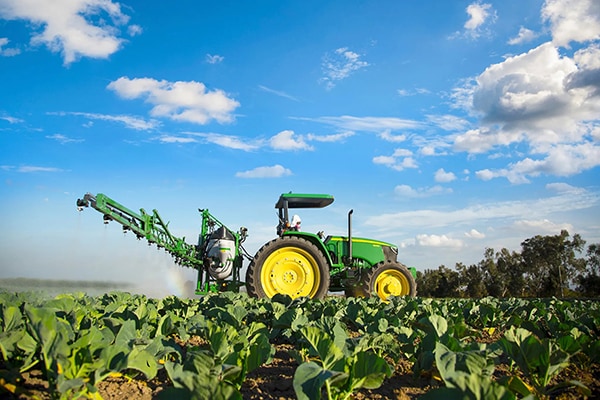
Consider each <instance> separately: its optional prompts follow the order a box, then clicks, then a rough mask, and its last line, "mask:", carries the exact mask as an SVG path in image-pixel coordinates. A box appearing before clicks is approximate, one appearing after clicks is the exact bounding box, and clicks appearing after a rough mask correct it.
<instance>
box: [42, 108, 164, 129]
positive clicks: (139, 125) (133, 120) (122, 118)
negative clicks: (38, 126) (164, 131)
mask: <svg viewBox="0 0 600 400" xmlns="http://www.w3.org/2000/svg"><path fill="white" fill-rule="evenodd" d="M47 114H49V115H59V116H65V115H75V116H78V117H84V118H88V119H91V120H100V121H109V122H119V123H121V124H123V125H125V126H126V127H127V128H129V129H135V130H138V131H148V130H153V129H156V128H157V127H158V126H159V125H160V123H159V122H158V121H156V120H145V119H143V118H138V117H132V116H130V115H107V114H97V113H86V112H49V113H47Z"/></svg>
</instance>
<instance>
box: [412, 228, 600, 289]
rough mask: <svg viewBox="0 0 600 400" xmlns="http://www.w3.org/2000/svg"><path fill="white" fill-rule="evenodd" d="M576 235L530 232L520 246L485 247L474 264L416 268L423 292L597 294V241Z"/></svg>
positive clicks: (599, 273) (599, 258) (599, 271)
mask: <svg viewBox="0 0 600 400" xmlns="http://www.w3.org/2000/svg"><path fill="white" fill-rule="evenodd" d="M585 245H586V241H585V240H583V239H582V238H581V236H580V235H578V234H575V235H573V236H572V237H571V235H570V234H569V232H567V231H566V230H563V231H561V232H560V234H558V235H554V236H550V235H549V236H540V235H537V236H535V237H532V238H529V239H527V240H525V241H523V242H522V243H521V252H516V251H512V252H511V251H509V250H508V249H506V248H503V249H502V250H500V251H496V250H494V249H492V248H487V249H485V252H484V258H483V260H481V261H479V262H478V263H477V264H472V265H465V264H463V263H457V264H456V265H455V267H454V269H451V268H448V267H446V266H444V265H440V266H439V267H438V268H437V269H431V270H425V271H424V272H421V271H418V272H417V288H418V295H419V296H422V297H471V298H481V297H486V296H493V297H553V296H554V297H600V243H595V244H590V245H589V246H587V249H586V246H585Z"/></svg>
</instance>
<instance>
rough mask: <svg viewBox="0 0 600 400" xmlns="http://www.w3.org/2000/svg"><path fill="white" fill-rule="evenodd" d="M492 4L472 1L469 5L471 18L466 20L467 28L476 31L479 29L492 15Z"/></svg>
mask: <svg viewBox="0 0 600 400" xmlns="http://www.w3.org/2000/svg"><path fill="white" fill-rule="evenodd" d="M490 10H491V11H493V10H492V5H491V4H482V3H472V4H469V5H468V6H467V14H469V20H468V21H467V22H465V29H468V30H471V31H474V30H477V29H478V28H479V27H481V25H483V24H484V23H485V21H486V20H487V19H488V18H489V17H490Z"/></svg>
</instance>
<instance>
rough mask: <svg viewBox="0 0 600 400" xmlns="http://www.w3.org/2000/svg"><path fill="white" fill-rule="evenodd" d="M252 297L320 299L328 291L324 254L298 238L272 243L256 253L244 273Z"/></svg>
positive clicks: (284, 238) (326, 264)
mask: <svg viewBox="0 0 600 400" xmlns="http://www.w3.org/2000/svg"><path fill="white" fill-rule="evenodd" d="M246 289H247V291H248V294H249V295H250V296H253V297H259V298H262V297H269V298H271V297H273V296H275V295H276V294H283V295H288V296H290V297H291V298H293V299H295V298H297V297H303V296H307V297H310V298H313V299H322V298H323V297H325V295H327V291H328V290H329V268H328V263H327V260H326V259H325V256H324V255H323V253H322V252H321V251H320V250H319V249H318V248H317V246H315V245H314V244H312V243H311V242H310V241H308V240H306V239H304V238H302V237H298V236H284V237H280V238H277V239H274V240H272V241H270V242H268V243H267V244H265V245H264V246H263V247H261V248H260V250H258V252H257V253H256V255H255V256H254V258H253V259H252V262H250V265H249V266H248V270H247V272H246Z"/></svg>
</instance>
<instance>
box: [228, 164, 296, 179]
mask: <svg viewBox="0 0 600 400" xmlns="http://www.w3.org/2000/svg"><path fill="white" fill-rule="evenodd" d="M289 175H292V171H290V170H289V169H287V168H284V167H283V166H281V165H279V164H277V165H273V166H271V167H257V168H254V169H251V170H249V171H243V172H238V173H236V174H235V176H236V177H237V178H281V177H282V176H289Z"/></svg>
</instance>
